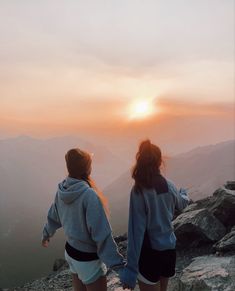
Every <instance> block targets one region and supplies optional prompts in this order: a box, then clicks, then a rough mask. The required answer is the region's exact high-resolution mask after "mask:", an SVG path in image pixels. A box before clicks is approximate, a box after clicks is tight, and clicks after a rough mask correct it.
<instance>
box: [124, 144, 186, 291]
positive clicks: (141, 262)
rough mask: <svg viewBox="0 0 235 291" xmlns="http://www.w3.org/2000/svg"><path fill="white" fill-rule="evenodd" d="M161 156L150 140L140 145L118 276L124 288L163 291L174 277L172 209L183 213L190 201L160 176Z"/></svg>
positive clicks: (184, 193)
mask: <svg viewBox="0 0 235 291" xmlns="http://www.w3.org/2000/svg"><path fill="white" fill-rule="evenodd" d="M161 164H162V154H161V150H160V148H159V147H158V146H156V145H154V144H152V143H151V142H150V140H145V141H143V142H142V143H141V144H140V147H139V150H138V152H137V154H136V164H135V166H134V168H133V172H132V177H133V179H134V181H135V183H134V186H133V188H132V190H131V195H130V208H129V224H128V250H127V265H126V267H125V269H124V271H122V273H121V282H122V284H123V288H124V289H126V288H129V289H134V288H135V285H136V281H137V279H138V282H139V287H140V290H141V291H156V290H161V291H166V290H167V285H168V279H169V278H170V277H172V276H173V275H174V274H175V263H176V251H175V246H176V237H175V234H174V230H173V226H172V220H173V216H174V211H175V209H178V210H182V209H183V208H184V207H186V206H187V205H188V202H189V199H188V196H187V193H186V191H185V190H183V189H181V190H180V191H178V190H177V188H176V187H175V186H174V184H173V183H172V182H170V181H169V180H167V179H166V178H165V177H163V176H162V174H161V171H160V167H161Z"/></svg>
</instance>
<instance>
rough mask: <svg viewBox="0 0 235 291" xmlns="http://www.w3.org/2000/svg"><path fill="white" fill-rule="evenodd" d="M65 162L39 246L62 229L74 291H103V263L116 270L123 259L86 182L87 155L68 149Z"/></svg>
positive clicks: (100, 199)
mask: <svg viewBox="0 0 235 291" xmlns="http://www.w3.org/2000/svg"><path fill="white" fill-rule="evenodd" d="M65 158H66V164H67V168H68V172H69V175H68V177H67V178H66V179H65V180H64V181H62V182H61V183H60V184H59V186H58V190H57V193H56V197H55V200H54V203H53V204H52V205H51V208H50V210H49V212H48V216H47V223H46V225H45V226H44V229H43V240H42V245H43V246H44V247H47V246H48V242H49V239H50V238H51V237H52V236H53V235H54V234H55V232H56V230H57V229H58V228H60V227H63V229H64V232H65V235H66V239H67V242H66V245H65V258H66V260H67V262H68V264H69V266H70V270H71V272H72V274H73V283H74V288H75V290H79V291H83V290H84V291H85V290H89V291H93V290H94V291H96V290H101V291H105V290H107V284H106V277H105V275H106V266H105V265H104V263H105V264H106V265H107V266H108V267H109V268H120V267H122V266H123V264H124V263H123V257H122V256H121V255H120V254H119V252H118V250H117V245H116V243H115V242H114V239H113V236H112V231H111V227H110V224H109V221H108V219H107V205H106V201H105V198H104V196H103V195H102V193H100V192H99V191H98V190H97V189H96V187H95V185H94V182H93V181H92V180H91V179H90V173H91V158H90V155H89V154H88V153H86V152H84V151H81V150H79V149H72V150H70V151H68V153H67V154H66V156H65Z"/></svg>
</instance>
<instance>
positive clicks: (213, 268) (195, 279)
mask: <svg viewBox="0 0 235 291" xmlns="http://www.w3.org/2000/svg"><path fill="white" fill-rule="evenodd" d="M179 290H180V291H201V290H203V291H223V290H224V291H225V290H226V291H234V290H235V256H232V257H215V256H202V257H197V258H194V260H193V262H192V263H191V264H190V265H189V266H188V267H187V268H185V269H184V270H183V273H182V275H181V277H180V282H179Z"/></svg>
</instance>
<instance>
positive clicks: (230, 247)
mask: <svg viewBox="0 0 235 291" xmlns="http://www.w3.org/2000/svg"><path fill="white" fill-rule="evenodd" d="M213 248H214V249H215V250H216V251H218V252H230V251H235V226H234V227H233V228H232V230H231V232H229V233H227V234H226V235H225V236H224V237H223V238H222V239H221V240H220V241H218V242H217V243H215V244H214V245H213Z"/></svg>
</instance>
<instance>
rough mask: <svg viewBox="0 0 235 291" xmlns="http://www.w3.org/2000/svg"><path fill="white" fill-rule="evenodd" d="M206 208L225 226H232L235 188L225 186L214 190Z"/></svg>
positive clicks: (234, 211)
mask: <svg viewBox="0 0 235 291" xmlns="http://www.w3.org/2000/svg"><path fill="white" fill-rule="evenodd" d="M207 209H208V210H209V211H210V212H211V213H212V214H213V215H214V216H215V217H216V218H217V219H219V221H221V222H222V223H223V225H225V226H226V227H228V228H230V227H232V226H234V225H235V190H229V189H227V188H226V187H221V188H219V189H218V190H216V191H215V192H214V194H213V197H212V199H211V200H210V201H209V203H208V206H207Z"/></svg>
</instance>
